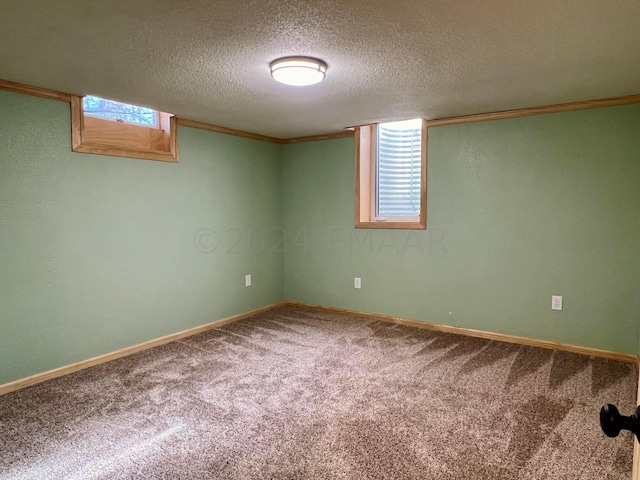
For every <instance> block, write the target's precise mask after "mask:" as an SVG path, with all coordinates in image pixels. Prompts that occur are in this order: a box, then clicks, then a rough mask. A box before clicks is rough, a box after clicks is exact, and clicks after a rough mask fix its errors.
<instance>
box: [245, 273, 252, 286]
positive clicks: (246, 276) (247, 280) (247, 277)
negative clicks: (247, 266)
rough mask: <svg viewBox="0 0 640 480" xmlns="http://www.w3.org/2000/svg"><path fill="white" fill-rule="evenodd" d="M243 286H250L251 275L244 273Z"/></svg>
mask: <svg viewBox="0 0 640 480" xmlns="http://www.w3.org/2000/svg"><path fill="white" fill-rule="evenodd" d="M244 286H245V287H250V286H251V275H245V276H244Z"/></svg>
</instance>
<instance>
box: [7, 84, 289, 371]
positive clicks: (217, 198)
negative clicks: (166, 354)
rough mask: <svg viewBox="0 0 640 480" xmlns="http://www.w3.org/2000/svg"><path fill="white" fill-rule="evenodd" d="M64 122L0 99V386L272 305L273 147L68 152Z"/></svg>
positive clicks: (277, 290)
mask: <svg viewBox="0 0 640 480" xmlns="http://www.w3.org/2000/svg"><path fill="white" fill-rule="evenodd" d="M69 117H70V115H69V105H68V104H66V103H63V102H57V101H53V100H45V99H41V98H36V97H31V96H25V95H20V94H15V93H9V92H3V91H0V384H2V383H5V382H9V381H11V380H15V379H18V378H23V377H26V376H28V375H32V374H35V373H38V372H42V371H46V370H49V369H52V368H55V367H59V366H62V365H66V364H69V363H72V362H76V361H79V360H83V359H86V358H90V357H93V356H96V355H100V354H103V353H107V352H111V351H114V350H117V349H120V348H123V347H126V346H130V345H134V344H137V343H140V342H143V341H146V340H149V339H153V338H157V337H160V336H162V335H166V334H170V333H174V332H177V331H180V330H184V329H187V328H190V327H194V326H198V325H202V324H206V323H209V322H212V321H214V320H216V319H220V318H224V317H227V316H229V315H233V314H237V313H241V312H246V311H249V310H252V309H255V308H258V307H261V306H264V305H268V304H271V303H274V302H278V301H281V300H282V299H283V282H284V280H283V258H282V257H283V254H282V251H281V249H279V247H278V244H279V241H280V239H281V237H282V235H283V233H282V184H281V181H282V172H281V146H279V145H273V144H266V143H264V142H258V141H255V140H249V139H243V138H238V137H232V136H228V135H221V134H215V133H211V132H205V131H200V130H194V129H189V128H180V130H179V132H178V134H179V145H180V163H179V164H170V163H163V162H154V161H146V160H133V159H128V158H118V157H105V156H99V155H88V154H79V153H72V152H71V131H70V120H69ZM198 232H199V233H198ZM263 237H264V242H262V238H263ZM245 274H252V276H253V286H252V287H250V288H245V287H244V275H245Z"/></svg>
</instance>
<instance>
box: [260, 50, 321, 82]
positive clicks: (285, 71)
mask: <svg viewBox="0 0 640 480" xmlns="http://www.w3.org/2000/svg"><path fill="white" fill-rule="evenodd" d="M269 68H270V69H271V76H272V77H273V78H274V79H275V80H277V81H278V82H280V83H284V84H286V85H294V86H296V87H304V86H306V85H313V84H314V83H319V82H321V81H322V80H324V77H325V75H326V74H327V64H326V63H324V62H323V61H322V60H318V59H317V58H311V57H283V58H279V59H277V60H274V61H273V62H271V63H270V64H269Z"/></svg>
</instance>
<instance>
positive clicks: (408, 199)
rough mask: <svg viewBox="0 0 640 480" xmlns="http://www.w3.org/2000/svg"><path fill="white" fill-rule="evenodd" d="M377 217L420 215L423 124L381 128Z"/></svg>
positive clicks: (411, 122)
mask: <svg viewBox="0 0 640 480" xmlns="http://www.w3.org/2000/svg"><path fill="white" fill-rule="evenodd" d="M377 130H378V141H377V144H378V149H377V162H376V216H377V217H417V216H419V215H420V173H421V172H420V167H421V145H422V143H421V142H422V120H421V119H414V120H406V121H402V122H390V123H381V124H379V125H378V129H377Z"/></svg>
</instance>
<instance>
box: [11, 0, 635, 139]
mask: <svg viewBox="0 0 640 480" xmlns="http://www.w3.org/2000/svg"><path fill="white" fill-rule="evenodd" d="M286 55H310V56H315V57H319V58H321V59H323V60H325V61H326V62H327V64H328V65H329V70H328V73H327V79H326V80H325V81H324V82H322V83H321V84H318V85H314V86H310V87H288V86H285V85H280V84H278V83H276V82H275V81H274V80H273V79H272V78H271V77H270V76H269V71H268V66H269V62H270V61H272V60H274V59H275V58H278V57H281V56H286ZM0 79H4V80H10V81H14V82H20V83H26V84H29V85H34V86H39V87H44V88H49V89H53V90H60V91H63V92H68V93H74V94H78V95H84V94H94V95H100V96H103V97H107V98H113V99H117V100H121V101H128V102H131V103H137V104H141V105H148V106H151V107H154V108H156V109H159V110H164V111H168V112H171V113H175V114H176V115H178V116H180V117H183V118H188V119H191V120H198V121H202V122H207V123H212V124H215V125H221V126H225V127H229V128H234V129H238V130H245V131H249V132H254V133H259V134H263V135H269V136H273V137H279V138H289V137H298V136H305V135H314V134H322V133H327V132H335V131H340V130H341V129H342V128H343V127H346V126H350V125H358V124H364V123H368V122H374V121H381V120H392V119H401V118H407V117H416V116H421V117H424V118H428V119H432V118H442V117H450V116H457V115H466V114H473V113H481V112H490V111H498V110H507V109H514V108H523V107H533V106H540V105H548V104H555V103H564V102H571V101H578V100H591V99H597V98H606V97H613V96H620V95H630V94H638V93H640V1H639V0H562V1H559V0H529V1H524V0H522V1H518V0H483V1H471V0H455V1H453V0H413V1H412V0H387V1H383V0H369V1H366V2H365V1H338V0H315V1H301V0H253V1H249V0H247V1H241V0H227V1H212V0H209V1H206V0H110V1H87V0H55V1H54V0H49V1H46V2H45V1H42V0H0Z"/></svg>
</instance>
